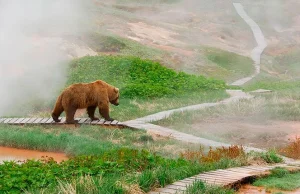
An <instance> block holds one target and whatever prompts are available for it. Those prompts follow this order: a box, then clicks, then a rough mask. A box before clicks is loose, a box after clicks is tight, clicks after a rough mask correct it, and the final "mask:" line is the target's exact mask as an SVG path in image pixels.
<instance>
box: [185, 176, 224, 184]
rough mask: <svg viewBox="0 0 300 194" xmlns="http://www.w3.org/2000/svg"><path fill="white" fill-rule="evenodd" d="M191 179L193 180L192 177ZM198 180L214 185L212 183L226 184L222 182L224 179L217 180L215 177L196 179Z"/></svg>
mask: <svg viewBox="0 0 300 194" xmlns="http://www.w3.org/2000/svg"><path fill="white" fill-rule="evenodd" d="M191 179H193V177H191ZM197 179H198V180H202V181H207V182H209V183H211V182H212V183H214V182H218V183H227V182H228V181H227V180H224V179H220V178H217V177H203V176H202V177H199V176H198V177H197Z"/></svg>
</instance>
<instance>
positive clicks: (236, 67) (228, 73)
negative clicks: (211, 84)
mask: <svg viewBox="0 0 300 194" xmlns="http://www.w3.org/2000/svg"><path fill="white" fill-rule="evenodd" d="M202 50H203V52H204V55H205V56H206V58H207V59H208V61H210V62H211V63H213V64H216V65H217V66H219V67H220V68H221V69H223V70H221V69H220V70H219V71H223V75H224V76H225V77H224V78H225V79H227V80H228V81H234V80H237V79H240V78H243V77H247V76H249V75H251V74H253V73H254V66H253V61H252V60H251V59H250V58H249V57H245V56H241V55H238V54H236V53H232V52H228V51H224V50H221V49H218V48H210V47H205V48H203V49H202ZM219 76H220V75H219ZM219 76H218V77H219Z"/></svg>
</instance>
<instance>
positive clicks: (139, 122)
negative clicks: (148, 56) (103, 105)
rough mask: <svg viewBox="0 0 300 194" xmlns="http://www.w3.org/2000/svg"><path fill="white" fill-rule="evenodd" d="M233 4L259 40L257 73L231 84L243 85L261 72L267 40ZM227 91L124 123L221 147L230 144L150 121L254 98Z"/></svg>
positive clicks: (254, 52) (253, 55)
mask: <svg viewBox="0 0 300 194" xmlns="http://www.w3.org/2000/svg"><path fill="white" fill-rule="evenodd" d="M233 6H234V7H235V9H236V11H237V13H238V14H239V15H240V16H241V17H242V18H243V19H244V20H245V22H246V23H247V24H248V25H249V26H250V28H251V30H252V32H253V35H254V37H255V40H256V42H257V46H256V47H255V48H254V49H253V50H252V52H251V58H252V59H253V61H254V66H255V73H254V74H253V75H251V76H249V77H245V78H242V79H240V80H237V81H235V82H233V83H232V84H231V85H236V86H241V85H243V84H245V83H246V82H248V81H249V80H251V79H253V78H254V77H255V76H256V75H258V74H259V73H260V57H261V54H262V52H263V50H264V49H265V47H266V46H267V43H266V41H265V38H264V35H263V33H262V31H261V29H260V28H259V26H258V25H257V24H256V23H255V22H254V21H253V20H252V19H251V18H250V17H249V16H248V15H247V13H246V12H245V10H244V8H243V6H242V5H241V4H240V3H233ZM226 92H227V93H229V94H230V96H231V97H230V98H228V99H225V100H222V101H220V102H216V103H203V104H197V105H192V106H187V107H182V108H178V109H172V110H167V111H162V112H159V113H156V114H152V115H148V116H146V117H142V118H138V119H134V120H130V121H126V122H124V123H123V124H124V125H125V126H127V127H130V128H135V129H144V130H146V131H149V132H152V133H154V134H157V135H160V136H164V137H171V138H174V139H177V140H180V141H184V142H190V143H199V144H202V145H204V146H210V147H219V146H228V145H229V144H225V143H221V142H216V141H212V140H209V139H205V138H200V137H196V136H194V135H190V134H186V133H183V132H179V131H177V130H174V129H169V128H166V127H161V126H158V125H154V124H150V123H149V122H153V121H158V120H162V119H165V118H168V117H169V116H170V115H172V114H174V113H176V112H183V111H193V110H201V109H205V108H208V107H213V106H217V105H220V104H228V103H231V102H234V101H237V100H240V99H245V98H247V99H249V98H252V97H253V96H251V95H249V94H246V93H244V92H243V91H241V90H226ZM245 150H246V151H250V150H255V151H264V150H261V149H258V148H252V147H245Z"/></svg>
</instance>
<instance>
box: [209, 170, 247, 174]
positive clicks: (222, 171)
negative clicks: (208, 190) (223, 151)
mask: <svg viewBox="0 0 300 194" xmlns="http://www.w3.org/2000/svg"><path fill="white" fill-rule="evenodd" d="M209 173H224V174H237V175H249V174H248V173H242V172H234V171H230V170H227V169H226V170H216V171H211V172H209Z"/></svg>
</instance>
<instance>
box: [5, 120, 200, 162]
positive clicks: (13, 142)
mask: <svg viewBox="0 0 300 194" xmlns="http://www.w3.org/2000/svg"><path fill="white" fill-rule="evenodd" d="M0 146H7V147H15V148H24V149H31V150H41V151H53V152H64V153H66V154H67V155H68V156H78V155H99V154H102V153H103V152H105V151H106V150H107V149H118V148H120V147H127V148H132V149H147V150H150V151H151V152H155V153H157V154H160V155H163V156H167V157H172V158H176V157H178V155H179V153H180V152H182V151H185V150H186V149H191V150H195V149H198V147H199V145H196V144H195V145H188V144H187V143H183V142H180V141H176V140H172V139H164V138H160V139H158V140H153V138H152V136H150V135H148V134H147V133H146V131H144V130H137V131H133V130H131V129H114V130H113V129H106V128H101V127H99V126H88V125H84V126H80V127H77V128H61V127H53V126H11V125H3V124H2V125H0Z"/></svg>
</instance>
